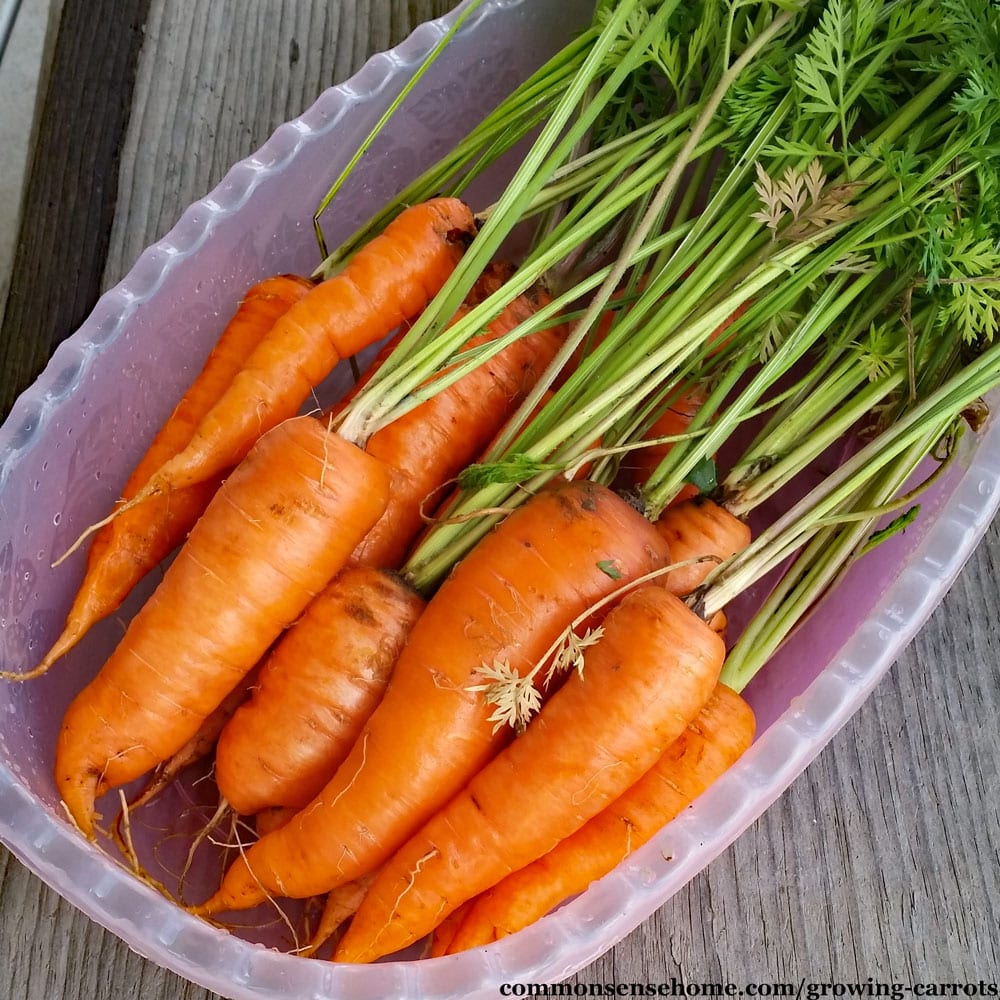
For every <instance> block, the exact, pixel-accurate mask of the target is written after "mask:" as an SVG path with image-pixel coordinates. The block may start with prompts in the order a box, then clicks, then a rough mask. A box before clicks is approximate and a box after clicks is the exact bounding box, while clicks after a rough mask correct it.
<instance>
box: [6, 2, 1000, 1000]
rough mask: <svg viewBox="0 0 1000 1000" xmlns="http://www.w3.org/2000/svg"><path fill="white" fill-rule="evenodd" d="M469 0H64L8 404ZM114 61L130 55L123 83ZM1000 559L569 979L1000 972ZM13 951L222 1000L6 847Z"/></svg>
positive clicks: (139, 988) (49, 979) (22, 998)
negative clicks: (698, 869)
mask: <svg viewBox="0 0 1000 1000" xmlns="http://www.w3.org/2000/svg"><path fill="white" fill-rule="evenodd" d="M451 5H452V4H451V2H449V0H415V2H409V3H403V2H397V0H392V2H387V0H296V2H292V0H286V2H278V0H149V2H148V4H147V3H146V2H144V0H135V2H131V3H129V4H126V5H120V4H115V3H114V2H113V0H66V4H65V10H64V14H63V22H62V29H61V32H60V39H59V49H58V50H57V53H58V52H61V55H59V54H57V56H56V65H55V67H54V73H53V79H52V88H53V89H52V94H51V97H50V100H49V102H48V103H47V104H46V106H45V118H44V121H43V123H42V124H43V127H42V129H41V132H40V135H39V141H38V155H37V157H36V159H35V163H34V167H33V170H32V178H31V188H30V192H31V193H30V194H29V198H30V199H31V200H32V201H31V204H32V206H33V208H32V211H31V212H30V213H29V218H30V224H29V225H28V226H27V227H26V229H25V232H24V233H23V234H22V237H21V245H20V250H19V256H18V261H17V264H16V270H15V274H14V276H13V285H12V292H11V303H12V305H11V307H10V309H8V314H7V317H6V320H5V326H4V334H3V337H2V338H0V390H2V392H3V393H4V396H3V397H2V398H4V399H12V398H13V394H14V392H16V391H17V390H18V388H19V387H21V386H23V385H25V384H27V383H28V382H30V380H31V379H32V378H33V377H34V373H35V372H36V371H37V368H38V367H39V366H40V365H41V364H42V363H43V362H44V360H45V359H46V358H47V357H48V354H49V353H50V352H51V350H52V347H53V345H54V344H55V343H56V342H57V341H58V339H60V337H61V336H64V335H65V334H67V333H68V332H70V331H71V330H72V329H73V328H74V327H75V326H76V325H77V324H78V322H79V321H80V319H82V317H83V315H84V314H85V313H86V312H87V311H88V310H89V308H90V306H91V304H92V303H93V301H94V300H95V299H96V297H97V295H98V294H99V292H100V290H101V289H103V288H106V287H108V286H109V285H111V284H113V283H114V282H115V281H117V280H118V279H119V278H120V277H121V276H122V275H123V274H124V273H125V272H126V271H127V270H128V268H129V267H130V266H131V264H132V262H133V261H134V259H135V257H136V256H137V255H138V253H139V252H140V251H141V250H142V249H143V248H144V247H145V246H147V245H148V244H149V243H151V242H153V241H154V240H156V239H157V238H159V237H160V236H161V235H162V234H163V233H165V232H166V231H167V230H168V229H169V228H170V226H171V225H172V224H173V222H174V221H175V220H176V218H177V216H178V215H179V213H180V211H181V210H182V209H183V208H184V207H185V206H186V205H187V204H189V203H190V202H191V201H193V200H195V199H196V198H198V197H200V196H201V195H203V194H204V193H205V192H206V191H207V190H209V189H210V188H211V187H212V186H213V185H214V184H216V183H217V182H218V180H219V179H220V178H221V177H222V175H223V174H224V173H225V171H226V170H227V169H228V167H229V165H230V164H232V163H233V162H234V161H236V160H238V159H240V158H241V157H244V156H246V155H247V154H248V153H249V152H251V151H252V150H254V149H256V148H257V147H258V146H259V145H260V144H261V143H262V142H263V141H264V140H265V139H266V138H267V136H268V135H269V134H270V133H271V131H273V129H274V128H275V127H276V126H277V125H278V124H280V123H281V122H283V121H285V120H286V119H288V118H290V117H292V116H294V115H296V114H298V113H300V112H301V111H302V110H303V109H304V108H305V107H306V106H307V105H308V104H309V103H311V101H312V100H313V99H314V98H315V96H316V95H317V94H318V93H319V91H320V90H321V89H322V88H323V87H325V86H327V85H328V84H330V83H332V82H334V81H337V80H341V79H344V78H346V77H347V76H349V75H350V74H351V73H352V72H353V71H354V70H355V69H356V68H357V67H358V66H359V65H360V64H361V63H362V62H363V61H364V59H365V58H367V56H368V55H369V54H371V53H373V52H375V51H378V50H381V49H384V48H386V47H388V46H390V45H392V44H394V43H395V42H396V41H398V40H399V39H400V38H401V37H403V36H404V35H405V34H407V33H408V31H409V30H410V29H411V28H412V27H413V26H414V25H415V24H416V23H418V22H419V21H422V20H425V19H427V18H428V17H432V16H436V15H438V14H440V13H442V12H444V11H445V10H446V9H448V8H449V7H450V6H451ZM111 6H115V7H116V8H118V9H121V8H122V6H124V8H125V9H126V10H127V12H128V13H127V17H126V18H125V20H124V21H122V20H121V19H119V20H117V21H116V22H114V23H115V27H114V29H113V30H109V28H108V26H109V25H110V24H111V23H112V22H111V21H110V19H109V18H108V19H105V18H102V17H101V16H99V14H97V13H96V12H97V11H98V10H100V11H106V9H107V8H109V7H111ZM147 8H148V9H147ZM136 33H141V39H142V44H141V47H139V46H136V44H135V41H136ZM119 46H123V47H124V48H119ZM129 46H131V48H130V49H129ZM126 49H128V52H126V51H125V50H126ZM126 56H128V58H126ZM129 58H134V76H133V75H132V71H130V70H128V69H127V67H128V66H129V65H130V63H129ZM90 63H93V64H94V68H93V70H92V71H91V70H89V69H87V66H86V65H84V64H88V65H89V64H90ZM112 66H117V67H122V66H124V67H126V69H125V70H124V71H123V70H121V69H119V70H118V71H116V72H119V74H120V75H119V77H118V78H117V79H116V80H114V81H108V80H104V81H103V84H102V82H101V80H99V79H98V78H100V77H101V74H102V73H110V72H111V67H112ZM91 72H92V73H93V77H94V79H91V76H90V75H89V74H90V73H91ZM81 73H87V74H88V75H87V77H86V79H88V80H90V82H89V83H87V84H86V88H90V87H97V86H100V85H105V86H106V90H105V91H104V92H102V93H98V92H97V91H94V92H93V93H90V92H89V90H88V93H87V94H84V93H83V90H84V89H85V88H84V85H83V84H81V83H79V81H80V80H81V79H83V77H81ZM75 89H78V90H79V93H76V94H75V95H74V90H75ZM102 108H103V109H104V110H103V111H102ZM88 109H89V110H88ZM123 109H124V110H123ZM115 116H118V117H117V119H116V118H115ZM88 136H92V137H93V142H94V146H95V148H94V149H93V150H90V151H89V152H88V151H86V150H83V149H81V148H80V145H81V143H82V142H83V140H84V139H85V138H87V137H88ZM71 140H72V143H76V144H77V145H76V151H75V152H74V153H71V152H70V149H69V145H70V144H71ZM61 143H66V144H67V147H66V148H63V146H62V145H61ZM98 145H99V146H100V147H101V148H100V149H98V148H96V147H97V146H98ZM87 156H89V157H90V159H89V160H87V159H86V157H87ZM98 161H100V162H101V163H103V164H104V165H105V173H104V175H103V176H100V177H96V176H93V174H94V168H95V164H96V163H97V162H98ZM88 164H89V165H88ZM92 199H94V203H92V201H91V200H92ZM53 289H55V290H56V292H57V293H56V292H53ZM13 330H16V333H12V331H13ZM2 345H5V346H2ZM2 412H5V410H4V408H3V406H2V405H0V413H2ZM998 562H1000V531H998V530H997V528H996V527H994V529H992V530H991V531H990V533H989V534H988V535H987V538H986V539H985V541H984V544H983V545H982V546H981V547H980V548H979V550H978V551H977V553H976V554H975V556H974V557H973V559H972V561H971V562H970V564H969V566H968V567H967V568H966V570H965V572H964V573H963V574H962V576H961V577H960V579H959V581H958V582H957V584H956V585H955V587H954V588H953V590H952V592H951V593H950V594H949V595H948V597H947V598H946V600H945V602H944V603H943V605H942V606H941V607H940V608H939V609H938V611H937V612H936V613H935V615H934V616H933V617H932V619H931V621H930V622H929V623H928V625H927V626H926V628H925V629H924V630H923V632H922V633H921V634H920V636H919V637H918V638H917V640H916V642H915V643H914V644H913V645H912V647H911V648H910V649H909V650H907V651H906V653H905V654H904V655H903V656H902V657H901V659H900V661H899V662H898V663H897V664H896V666H895V667H894V668H893V669H892V670H891V671H890V673H889V674H888V675H887V677H886V678H885V679H884V681H883V682H882V684H881V685H880V686H879V688H878V689H877V690H876V692H875V694H874V695H873V696H872V697H871V698H870V699H869V700H868V702H867V703H866V704H865V705H864V706H863V708H862V709H861V710H860V711H859V712H858V713H857V715H856V716H855V717H854V718H853V719H852V720H851V722H850V723H849V724H848V725H847V726H846V727H845V728H844V729H843V730H842V731H841V732H840V733H839V734H838V735H837V737H836V738H835V739H834V740H833V741H832V742H831V743H830V744H829V746H828V747H827V748H826V750H825V751H824V752H823V753H822V754H821V755H820V757H819V758H818V759H817V760H816V761H815V762H814V763H813V764H812V765H811V766H810V767H809V768H808V769H807V770H806V772H805V773H804V774H803V775H802V776H801V777H800V778H799V779H798V780H797V781H796V782H795V783H794V784H793V786H792V787H791V788H790V789H789V791H788V792H787V794H786V795H785V796H783V797H782V798H781V799H780V800H779V801H778V802H777V803H776V804H775V805H774V806H773V807H772V808H771V809H770V810H769V812H768V813H767V814H766V815H765V816H764V817H762V818H761V820H760V821H758V822H757V823H756V824H755V825H754V826H753V827H752V828H751V829H749V830H748V831H747V832H746V833H745V834H744V835H743V836H742V837H741V838H740V839H739V840H738V841H737V843H736V844H735V845H733V847H732V848H730V849H729V850H728V851H727V852H725V853H724V854H723V855H722V856H720V857H719V858H718V859H717V860H716V861H715V862H714V863H713V864H712V865H711V866H710V867H709V868H708V869H707V870H706V871H705V872H703V873H702V874H701V875H700V876H698V877H697V878H696V879H694V880H693V881H692V882H691V883H690V884H689V885H688V886H687V887H685V888H684V889H683V890H682V891H681V892H679V893H678V894H677V895H676V896H675V897H674V898H673V899H671V900H670V901H669V902H668V903H667V904H666V905H665V906H664V907H663V908H662V909H661V910H660V911H659V912H658V913H657V914H655V916H654V917H653V918H652V919H651V920H649V921H647V923H646V924H644V925H643V926H642V927H640V928H639V929H638V930H636V931H635V932H634V933H633V934H631V935H630V936H629V937H628V938H626V939H625V940H624V941H622V942H621V943H620V944H619V945H618V946H617V947H616V948H614V949H613V950H612V951H611V952H609V953H608V954H607V955H605V956H604V957H603V958H601V959H600V960H598V961H597V962H595V963H594V964H593V965H592V966H591V967H589V968H588V969H586V970H584V971H583V972H581V973H580V974H579V975H577V976H575V977H573V978H572V979H571V980H569V984H570V985H576V986H577V987H578V988H579V987H586V986H590V985H596V984H602V983H632V982H640V983H646V982H653V983H658V982H664V983H669V982H670V980H671V978H672V977H676V978H677V979H683V980H684V981H686V982H697V983H709V982H732V983H735V984H736V985H737V986H738V987H739V988H742V987H743V986H744V985H745V984H748V983H751V982H759V983H772V982H792V983H795V984H798V983H799V982H800V980H803V979H804V980H806V981H807V982H822V981H838V982H844V981H861V982H864V981H865V980H866V979H867V977H869V976H871V977H875V978H876V979H881V980H885V981H895V982H902V983H910V982H915V981H944V982H964V981H978V980H979V979H980V978H984V979H986V980H988V981H989V980H993V981H995V980H996V978H997V975H998V972H997V970H998V969H1000V954H998V947H997V942H996V928H997V927H998V925H1000V913H998V910H1000V904H998V902H997V900H998V899H1000V821H998V819H1000V817H998V806H997V803H998V801H1000V774H998V761H1000V748H998V741H997V736H996V719H997V718H998V713H1000V671H998V669H997V664H998V663H1000V632H998V629H997V626H996V617H997V616H996V614H995V611H994V610H993V608H994V603H995V595H996V593H997V586H996V582H995V581H996V580H997V578H998V570H1000V567H998ZM0 955H2V956H3V957H4V960H5V961H4V974H3V978H2V980H0V984H2V985H0V997H9V998H11V1000H53V998H60V1000H122V998H125V997H142V998H143V1000H208V998H210V997H212V996H214V994H211V993H209V992H207V991H205V990H203V989H200V988H199V987H196V986H193V985H191V984H189V983H186V982H184V981H183V980H181V979H179V978H178V977H176V976H174V975H173V974H171V973H169V972H166V971H164V970H161V969H159V968H157V967H156V966H155V965H153V964H152V963H150V962H148V961H145V960H144V959H142V958H140V957H138V956H137V955H135V954H134V953H132V952H131V951H130V950H129V949H128V947H127V946H126V945H124V944H123V943H122V942H121V941H119V940H118V939H117V938H116V937H114V936H113V935H112V934H110V933H108V932H106V931H104V930H103V929H101V928H100V927H98V926H97V925H96V924H94V923H92V922H91V921H89V920H88V919H87V918H85V917H84V916H82V915H81V914H80V913H78V912H77V911H76V910H75V909H74V908H73V907H71V906H70V905H69V904H68V903H66V902H64V901H63V900H62V899H61V898H60V897H59V896H58V895H57V894H56V893H54V892H52V891H51V890H49V889H48V888H47V887H45V886H44V885H43V884H42V883H41V882H40V881H39V880H37V879H36V878H35V877H34V876H32V875H31V874H30V873H28V872H27V870H26V869H25V868H23V867H22V866H21V865H20V864H19V863H18V862H17V861H16V860H14V859H13V858H12V857H11V856H10V854H9V853H7V852H6V851H3V850H2V849H0Z"/></svg>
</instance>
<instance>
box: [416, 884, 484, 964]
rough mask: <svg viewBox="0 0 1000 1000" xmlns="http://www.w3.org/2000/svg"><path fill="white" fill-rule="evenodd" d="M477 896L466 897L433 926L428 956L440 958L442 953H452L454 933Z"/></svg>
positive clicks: (463, 921) (477, 898) (460, 925)
mask: <svg viewBox="0 0 1000 1000" xmlns="http://www.w3.org/2000/svg"><path fill="white" fill-rule="evenodd" d="M479 898H480V897H478V896H476V897H473V898H472V899H467V900H466V901H465V902H464V903H463V904H462V905H461V906H459V907H457V908H456V909H454V910H452V911H451V913H449V914H448V916H446V917H445V918H444V920H442V921H441V923H439V924H438V925H437V927H435V928H434V934H433V935H432V936H431V944H430V949H429V956H428V957H430V958H441V956H442V955H450V954H452V951H451V944H452V942H453V941H454V940H455V935H456V934H457V933H458V932H459V930H461V928H462V925H463V924H464V923H465V918H466V917H467V916H468V915H469V911H470V910H471V909H472V908H473V907H474V906H475V905H476V903H477V901H478V900H479Z"/></svg>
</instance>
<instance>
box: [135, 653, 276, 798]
mask: <svg viewBox="0 0 1000 1000" xmlns="http://www.w3.org/2000/svg"><path fill="white" fill-rule="evenodd" d="M256 676H257V671H256V670H252V671H251V672H250V673H249V674H248V675H247V677H246V680H245V681H244V682H243V683H242V684H238V685H237V686H236V687H235V688H233V690H232V691H230V692H229V694H227V695H226V697H225V698H223V700H222V701H221V702H220V704H219V706H218V708H216V709H215V710H214V711H213V712H211V713H210V714H209V715H208V716H207V717H206V719H205V721H204V722H202V724H201V727H200V728H199V729H198V732H196V733H195V734H194V736H192V737H191V739H189V740H188V741H187V743H185V744H184V746H182V747H181V748H180V750H178V751H177V752H176V753H174V754H172V755H171V756H170V757H168V758H167V759H166V760H165V761H163V762H162V763H160V764H157V765H156V769H155V770H154V771H153V773H152V774H151V775H150V778H149V782H148V783H147V784H146V786H145V787H144V788H143V790H142V792H141V793H140V794H139V797H138V798H137V799H135V800H133V801H132V802H130V803H129V809H138V808H139V807H140V806H144V805H145V804H146V803H147V802H151V801H152V800H153V799H155V798H156V796H157V795H159V794H160V792H162V791H163V790H164V789H165V788H168V787H169V786H170V785H171V784H172V783H173V781H174V780H175V779H176V778H177V776H178V775H179V774H180V773H181V772H182V771H184V770H185V769H186V768H188V767H191V766H192V765H193V764H197V763H198V761H200V760H204V759H205V758H206V757H207V756H208V755H209V754H211V753H212V751H213V750H215V745H216V742H217V741H218V739H219V734H220V733H221V732H222V730H223V728H224V727H225V725H226V723H227V722H228V721H229V720H230V719H231V718H232V717H233V713H234V712H235V711H236V709H237V708H239V707H240V705H242V704H243V702H245V701H246V700H247V698H248V697H249V696H250V689H251V686H252V685H253V684H254V682H255V680H256Z"/></svg>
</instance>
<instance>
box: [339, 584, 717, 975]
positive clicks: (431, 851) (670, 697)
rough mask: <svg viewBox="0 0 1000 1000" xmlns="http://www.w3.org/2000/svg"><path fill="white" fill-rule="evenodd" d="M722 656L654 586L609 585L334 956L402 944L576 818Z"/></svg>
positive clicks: (638, 758) (589, 809)
mask: <svg viewBox="0 0 1000 1000" xmlns="http://www.w3.org/2000/svg"><path fill="white" fill-rule="evenodd" d="M724 658H725V647H724V645H723V643H722V640H721V639H719V637H718V636H717V635H716V634H715V633H714V632H713V631H712V630H711V629H709V627H708V626H707V625H706V624H705V622H704V621H702V620H701V619H700V618H699V617H698V616H697V615H695V614H694V613H693V612H692V611H691V610H690V609H689V608H688V607H687V606H686V605H685V604H684V603H683V602H681V601H680V600H679V599H678V598H676V597H674V596H673V595H672V594H670V593H668V592H667V591H665V590H664V589H663V588H662V587H658V586H655V585H653V586H644V587H640V588H639V589H638V590H635V591H632V592H631V593H629V594H627V595H626V596H625V597H623V598H622V599H621V601H620V603H619V604H618V605H617V606H616V607H615V608H614V609H613V610H612V611H611V612H610V613H609V614H608V616H607V617H606V618H605V620H604V634H603V636H602V637H601V639H600V641H599V642H597V643H596V644H595V645H593V646H590V647H589V648H588V649H587V650H586V652H585V653H584V666H583V671H582V673H578V672H574V673H572V674H571V675H570V676H569V678H568V679H567V680H566V682H565V683H564V684H563V685H562V687H560V688H559V690H558V691H556V693H555V694H553V695H552V697H551V698H550V699H549V700H548V701H547V702H546V704H545V705H544V706H543V707H542V709H541V711H540V713H539V714H538V715H537V716H536V717H535V718H534V719H533V720H532V722H531V724H530V725H528V727H527V729H526V730H525V731H524V733H523V734H522V735H521V736H519V737H518V738H517V739H515V740H514V741H513V743H511V744H510V745H509V746H508V747H506V748H505V749H504V750H503V751H502V752H501V753H500V754H498V755H497V756H496V757H495V758H494V759H493V760H491V761H490V762H489V763H488V764H486V765H485V766H484V767H483V768H482V769H481V770H480V771H479V772H478V773H477V774H476V775H475V777H473V778H472V780H471V781H469V783H468V785H467V786H466V787H465V788H464V789H462V791H460V792H459V793H458V794H457V795H456V796H455V797H454V798H453V799H452V800H451V801H450V802H448V803H447V805H446V806H444V807H443V808H442V809H441V810H440V811H439V812H438V813H437V814H436V815H434V816H433V817H432V818H431V819H430V820H429V821H428V822H427V823H426V824H425V825H424V826H423V827H422V828H421V829H420V830H419V831H418V832H417V833H416V834H415V835H414V836H412V837H411V838H410V839H409V840H408V841H407V842H406V843H405V844H404V845H403V846H402V847H401V848H400V849H399V850H398V851H397V852H396V853H395V854H394V855H393V857H392V858H391V859H390V860H389V862H388V863H387V864H386V865H385V866H384V867H383V868H382V870H381V871H380V872H379V874H378V875H377V876H376V878H375V880H374V882H373V883H372V886H371V888H370V889H369V890H368V893H367V895H366V896H365V899H364V902H362V904H361V906H360V908H359V909H358V912H357V913H356V914H355V915H354V919H353V920H352V921H351V924H350V926H349V927H348V929H347V932H346V933H345V935H344V936H343V938H341V941H340V944H339V946H338V947H337V950H336V952H335V953H334V959H335V961H341V962H369V961H374V960H375V959H376V958H379V957H381V956H383V955H389V954H392V953H394V952H396V951H399V950H400V949H401V948H405V947H407V946H408V945H410V944H412V943H413V942H415V941H418V940H420V938H422V937H424V935H426V934H427V933H429V932H430V931H431V930H433V929H434V927H436V926H437V925H438V924H439V923H440V921H441V920H442V919H443V918H444V917H446V916H447V915H448V914H449V913H450V912H451V911H452V910H454V909H456V908H457V907H458V906H460V905H461V904H462V903H464V902H465V901H466V900H467V899H471V898H472V897H473V896H475V895H477V894H478V893H480V892H483V891H484V890H486V889H488V888H490V887H491V886H493V885H495V884H496V883H497V882H499V881H500V880H501V879H502V878H503V877H504V876H506V875H508V874H509V873H510V872H511V871H516V870H517V869H520V868H523V867H524V866H525V865H527V864H530V863H531V862H532V861H534V860H536V859H537V858H539V857H541V856H542V855H543V854H546V853H547V852H549V851H551V850H553V848H555V847H556V845H557V844H558V843H559V842H560V841H561V840H563V839H564V838H566V837H568V836H569V835H570V834H572V833H574V832H575V831H577V830H579V828H580V827H581V826H583V824H584V823H586V822H587V821H588V820H589V819H591V818H592V817H593V816H595V815H597V814H598V813H599V812H600V811H601V810H602V809H604V808H605V807H607V806H608V805H610V803H611V802H613V801H614V800H615V799H616V798H618V796H620V795H621V794H622V793H623V792H625V791H626V790H627V789H628V788H630V787H631V786H632V785H633V784H635V782H636V781H638V780H639V778H640V777H642V775H644V774H645V773H646V772H647V771H648V770H649V769H650V768H651V767H653V765H654V764H655V763H656V761H657V760H658V759H659V758H660V757H661V756H662V755H663V753H665V752H666V750H667V748H668V747H669V746H670V745H671V744H672V743H673V742H674V741H675V740H676V739H678V738H679V737H680V735H681V734H682V733H683V732H684V730H685V728H686V727H687V726H688V724H689V723H690V722H691V721H692V720H693V719H694V718H695V716H696V715H697V714H698V712H699V711H700V710H701V708H702V707H703V706H704V704H705V703H706V702H707V701H708V699H709V697H710V696H711V694H712V691H713V690H714V688H715V685H716V683H717V681H718V677H719V672H720V670H721V669H722V663H723V660H724Z"/></svg>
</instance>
